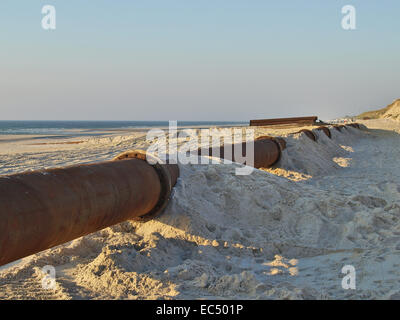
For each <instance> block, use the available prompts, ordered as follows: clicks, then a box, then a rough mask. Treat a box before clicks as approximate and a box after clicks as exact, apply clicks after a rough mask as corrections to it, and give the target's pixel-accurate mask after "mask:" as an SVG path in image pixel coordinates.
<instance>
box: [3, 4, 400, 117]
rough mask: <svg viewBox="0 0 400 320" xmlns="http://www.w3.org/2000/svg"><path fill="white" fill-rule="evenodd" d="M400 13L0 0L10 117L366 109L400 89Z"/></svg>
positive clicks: (383, 8) (395, 9)
mask: <svg viewBox="0 0 400 320" xmlns="http://www.w3.org/2000/svg"><path fill="white" fill-rule="evenodd" d="M44 5H53V6H54V7H55V8H56V30H44V29H43V28H42V25H41V20H42V18H43V14H42V13H41V10H42V7H43V6H44ZM344 5H353V6H354V7H355V9H356V30H344V29H343V28H342V26H341V20H342V18H343V14H342V12H341V9H342V7H343V6H344ZM399 15H400V1H398V0H379V1H378V0H346V1H342V0H329V1H323V0H279V1H278V0H275V1H269V0H251V1H250V0H129V1H128V0H126V1H125V0H119V1H117V0H115V1H111V0H108V1H107V0H85V1H79V0H68V1H61V0H58V1H55V0H47V1H38V0H24V1H22V0H1V1H0V120H187V121H207V120H213V121H248V120H250V119H260V118H275V117H286V116H288V117H289V116H308V115H317V116H318V117H319V118H320V119H325V120H327V119H332V118H335V117H340V116H344V115H355V114H359V113H361V112H363V111H366V110H370V109H375V108H381V107H385V106H386V105H388V104H389V103H391V102H392V101H393V100H394V99H396V98H400V85H399V84H400V80H399V79H400V77H399V75H400V58H399V56H400V54H399V53H400V41H399V35H400V19H399V18H398V17H399Z"/></svg>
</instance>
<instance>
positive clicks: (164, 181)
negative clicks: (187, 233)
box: [113, 150, 179, 222]
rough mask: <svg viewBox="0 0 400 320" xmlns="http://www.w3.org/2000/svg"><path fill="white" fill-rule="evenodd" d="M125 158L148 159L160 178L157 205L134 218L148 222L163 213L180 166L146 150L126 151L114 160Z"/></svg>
mask: <svg viewBox="0 0 400 320" xmlns="http://www.w3.org/2000/svg"><path fill="white" fill-rule="evenodd" d="M125 159H140V160H143V161H146V162H147V163H148V164H149V166H152V167H153V169H154V170H155V171H156V173H157V175H158V177H159V179H160V184H161V192H160V197H159V199H158V202H157V204H156V205H155V207H154V208H153V209H151V210H150V211H149V212H148V213H146V214H144V215H142V216H140V217H135V218H133V219H132V220H134V221H140V222H146V221H149V220H151V219H154V218H155V217H157V216H159V215H161V214H162V212H163V211H164V209H165V207H166V206H167V204H168V202H169V200H170V198H171V193H172V189H173V187H174V186H175V184H176V182H177V180H178V177H179V166H178V165H177V164H165V163H163V161H162V160H161V159H159V158H157V157H156V156H154V155H152V154H150V153H148V152H146V151H144V150H129V151H125V152H123V153H121V154H119V155H117V156H116V157H114V159H113V161H121V160H122V161H123V160H125ZM149 161H150V163H151V164H150V163H149Z"/></svg>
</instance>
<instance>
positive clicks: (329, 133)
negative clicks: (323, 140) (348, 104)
mask: <svg viewBox="0 0 400 320" xmlns="http://www.w3.org/2000/svg"><path fill="white" fill-rule="evenodd" d="M316 130H322V131H323V132H324V133H325V135H326V136H327V137H328V138H329V139H331V132H330V130H329V129H328V128H327V127H318V128H317V129H316Z"/></svg>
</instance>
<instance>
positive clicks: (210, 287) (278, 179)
mask: <svg viewBox="0 0 400 320" xmlns="http://www.w3.org/2000/svg"><path fill="white" fill-rule="evenodd" d="M363 123H364V124H365V125H366V126H367V127H369V128H370V129H369V130H357V129H354V128H349V129H348V130H345V131H343V132H338V131H336V130H332V139H328V138H327V137H326V136H325V135H324V133H323V132H322V131H320V132H318V136H319V139H318V143H315V142H313V141H311V140H310V139H309V138H307V137H306V136H305V135H304V134H297V135H288V134H289V133H290V132H293V131H296V130H298V128H294V129H281V130H276V129H275V130H266V129H262V128H258V129H257V131H256V136H261V135H265V134H271V135H280V136H284V137H286V140H287V149H286V150H285V151H284V152H283V155H282V158H281V160H280V162H279V163H278V164H277V166H276V167H274V168H270V169H266V170H254V172H253V173H252V174H251V175H249V176H236V175H235V174H234V173H235V168H236V167H237V166H238V165H237V164H226V165H218V164H215V165H208V166H205V165H185V166H180V169H181V176H180V178H179V180H178V183H177V185H176V187H175V189H174V192H173V195H172V199H171V201H170V203H169V205H168V207H167V209H166V211H165V213H164V214H163V215H162V216H160V217H159V218H157V219H155V220H152V221H149V222H146V223H137V222H129V221H128V222H124V223H122V224H120V225H116V226H113V227H110V228H106V229H104V230H101V231H99V232H96V233H94V234H91V235H88V236H85V237H82V238H79V239H76V240H74V241H72V242H69V243H67V244H64V245H61V246H58V247H56V248H52V249H49V250H46V251H43V252H41V253H39V254H35V255H33V256H30V257H27V258H24V259H22V260H21V261H19V263H17V264H14V265H12V266H9V267H8V268H2V269H0V270H1V271H0V299H199V298H201V299H203V298H210V299H388V298H391V299H400V288H399V282H400V269H399V265H400V168H399V167H398V166H397V159H399V157H400V139H399V132H400V125H399V123H397V122H394V121H391V120H371V121H363ZM145 134H146V133H145V132H141V131H135V132H132V133H130V132H126V133H124V134H120V133H119V134H114V135H112V134H110V135H109V136H105V137H85V138H83V139H82V138H81V137H80V138H77V139H75V140H71V141H78V140H79V141H81V140H84V142H82V143H61V144H37V143H42V142H43V141H41V140H40V139H36V138H35V140H34V142H32V140H29V139H28V140H23V139H20V140H18V141H1V142H0V164H1V166H0V174H11V173H14V172H20V171H25V170H33V169H39V168H48V167H54V166H62V165H70V164H75V163H85V162H92V161H101V160H108V159H111V158H112V157H113V156H115V155H116V154H118V153H120V152H121V151H125V150H128V149H133V148H139V149H140V148H142V149H143V148H146V146H147V145H148V144H147V142H146V139H145ZM52 142H54V141H52ZM60 142H67V141H66V140H65V139H64V140H63V139H61V140H60ZM32 143H36V144H34V145H33V144H32ZM45 265H52V266H54V267H55V268H56V286H55V288H54V289H43V288H42V285H41V281H42V279H43V273H42V272H41V268H42V267H43V266H45ZM345 265H353V266H354V268H355V270H356V289H355V290H351V289H350V290H345V289H343V288H342V285H341V282H342V278H343V277H344V276H345V275H344V274H342V273H341V270H342V267H343V266H345Z"/></svg>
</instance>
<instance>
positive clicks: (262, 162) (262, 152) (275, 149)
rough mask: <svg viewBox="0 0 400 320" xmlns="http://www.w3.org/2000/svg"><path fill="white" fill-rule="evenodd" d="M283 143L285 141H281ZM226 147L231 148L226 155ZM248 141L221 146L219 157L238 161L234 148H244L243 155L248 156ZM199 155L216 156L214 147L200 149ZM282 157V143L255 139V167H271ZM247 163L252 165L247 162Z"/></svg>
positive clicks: (267, 139)
mask: <svg viewBox="0 0 400 320" xmlns="http://www.w3.org/2000/svg"><path fill="white" fill-rule="evenodd" d="M281 143H283V142H281ZM225 148H230V150H229V151H230V152H228V155H227V156H226V155H225ZM246 149H247V148H246V142H243V143H237V144H229V145H223V146H221V147H220V148H219V155H218V156H219V157H220V158H222V159H226V160H230V161H233V162H236V161H235V160H236V159H235V153H234V150H242V156H243V157H244V158H248V156H249V155H248V154H247V150H246ZM197 153H198V155H210V156H216V154H215V153H214V152H213V148H209V149H201V148H200V149H198V151H197ZM280 157H281V146H280V143H279V142H277V141H275V140H274V139H271V138H269V137H268V138H261V139H256V140H255V141H254V164H253V165H252V166H253V167H254V168H256V169H259V168H269V167H271V166H273V165H274V164H275V163H276V162H278V161H279V159H280ZM246 165H250V164H247V163H246Z"/></svg>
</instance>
